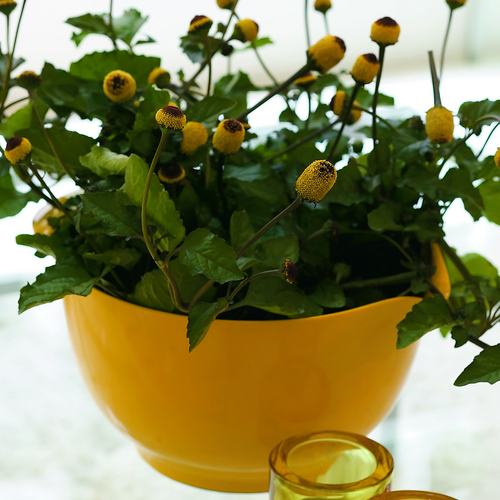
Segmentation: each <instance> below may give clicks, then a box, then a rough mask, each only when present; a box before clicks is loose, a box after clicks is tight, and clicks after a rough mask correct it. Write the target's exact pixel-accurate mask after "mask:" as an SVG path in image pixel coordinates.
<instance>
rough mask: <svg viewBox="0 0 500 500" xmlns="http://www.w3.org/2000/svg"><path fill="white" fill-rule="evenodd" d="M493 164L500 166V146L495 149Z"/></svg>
mask: <svg viewBox="0 0 500 500" xmlns="http://www.w3.org/2000/svg"><path fill="white" fill-rule="evenodd" d="M494 159H495V165H496V166H497V167H498V168H500V148H498V149H497V152H496V153H495V158H494Z"/></svg>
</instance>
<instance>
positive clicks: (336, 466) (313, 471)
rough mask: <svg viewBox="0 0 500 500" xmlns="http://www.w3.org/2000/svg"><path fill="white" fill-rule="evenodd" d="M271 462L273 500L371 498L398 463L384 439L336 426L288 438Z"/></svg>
mask: <svg viewBox="0 0 500 500" xmlns="http://www.w3.org/2000/svg"><path fill="white" fill-rule="evenodd" d="M269 464H270V467H271V485H270V500H306V499H307V500H309V499H310V500H313V499H320V498H321V499H322V500H327V499H328V500H330V499H335V500H368V499H370V498H372V497H374V496H375V495H378V494H379V493H383V492H384V491H387V490H388V489H389V487H390V484H391V480H392V472H393V468H394V462H393V459H392V456H391V454H390V453H389V452H388V451H387V450H386V449H385V448H384V447H383V446H382V445H380V444H378V443H376V442H375V441H372V440H371V439H368V438H367V437H364V436H361V435H359V434H352V433H349V432H338V431H322V432H312V433H306V434H300V435H298V436H293V437H291V438H288V439H286V440H285V441H282V442H281V443H280V444H278V445H277V446H276V447H275V448H274V449H273V450H272V451H271V454H270V456H269Z"/></svg>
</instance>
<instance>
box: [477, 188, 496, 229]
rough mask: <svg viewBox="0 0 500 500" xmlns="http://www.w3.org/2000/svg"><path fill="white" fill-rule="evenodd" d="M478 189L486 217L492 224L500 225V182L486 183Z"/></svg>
mask: <svg viewBox="0 0 500 500" xmlns="http://www.w3.org/2000/svg"><path fill="white" fill-rule="evenodd" d="M478 189H479V192H480V193H481V198H482V200H483V204H484V209H483V213H484V216H485V217H486V218H487V219H488V220H489V221H490V222H494V223H495V224H499V225H500V181H494V180H488V181H485V182H483V183H482V184H480V185H479V187H478Z"/></svg>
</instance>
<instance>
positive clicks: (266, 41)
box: [235, 36, 274, 52]
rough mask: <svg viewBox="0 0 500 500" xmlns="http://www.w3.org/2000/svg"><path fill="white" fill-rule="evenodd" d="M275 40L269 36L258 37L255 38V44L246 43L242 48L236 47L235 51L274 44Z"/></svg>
mask: <svg viewBox="0 0 500 500" xmlns="http://www.w3.org/2000/svg"><path fill="white" fill-rule="evenodd" d="M273 43H274V42H273V41H272V40H271V39H270V38H269V37H268V36H265V37H262V38H257V40H254V42H253V45H252V44H251V43H249V44H247V45H245V46H244V47H242V48H241V49H236V50H235V52H243V51H244V50H249V49H253V47H255V48H257V49H259V48H260V47H265V46H266V45H272V44H273Z"/></svg>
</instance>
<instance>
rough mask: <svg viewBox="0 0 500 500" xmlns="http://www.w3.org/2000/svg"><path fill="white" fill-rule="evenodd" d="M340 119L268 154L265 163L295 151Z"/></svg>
mask: <svg viewBox="0 0 500 500" xmlns="http://www.w3.org/2000/svg"><path fill="white" fill-rule="evenodd" d="M339 121H340V120H335V121H334V122H332V123H329V124H328V125H325V126H324V127H321V128H319V129H318V130H315V131H314V132H311V133H310V134H309V135H306V137H304V138H303V139H301V140H300V141H297V142H294V143H293V144H290V146H288V147H286V148H285V149H282V150H281V151H278V152H277V153H274V154H273V155H271V156H268V157H267V158H265V159H264V163H269V162H270V161H272V160H274V159H275V158H278V157H280V156H282V155H284V154H286V153H289V152H290V151H293V150H294V149H295V148H298V147H300V146H302V144H305V143H306V142H309V141H310V140H311V139H314V138H315V137H317V136H318V135H321V134H322V133H323V132H326V131H327V130H328V129H330V128H332V127H333V126H335V125H336V124H337V123H339Z"/></svg>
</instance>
